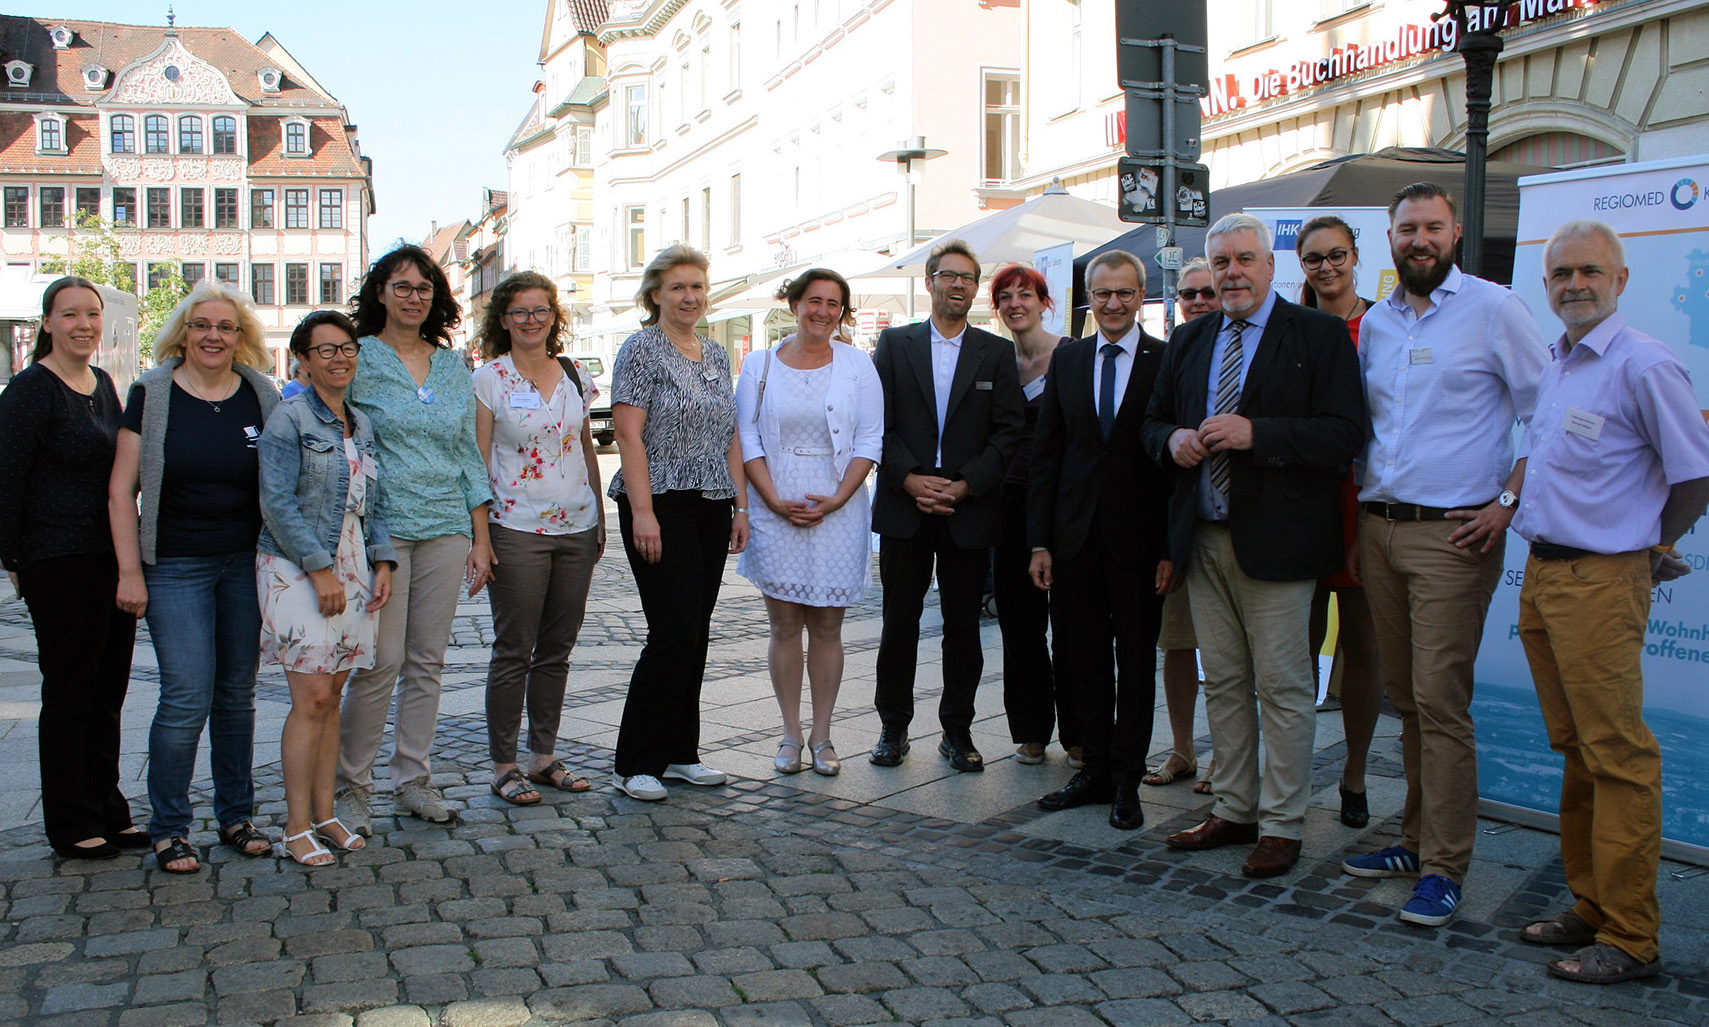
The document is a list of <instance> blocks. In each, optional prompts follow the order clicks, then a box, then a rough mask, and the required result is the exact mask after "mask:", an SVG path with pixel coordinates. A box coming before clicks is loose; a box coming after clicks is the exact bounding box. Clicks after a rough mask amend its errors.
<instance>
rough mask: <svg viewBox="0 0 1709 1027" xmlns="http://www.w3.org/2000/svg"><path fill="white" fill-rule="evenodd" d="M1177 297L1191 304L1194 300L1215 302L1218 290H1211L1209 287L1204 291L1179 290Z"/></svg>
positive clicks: (1176, 293)
mask: <svg viewBox="0 0 1709 1027" xmlns="http://www.w3.org/2000/svg"><path fill="white" fill-rule="evenodd" d="M1175 295H1177V296H1179V297H1181V298H1182V299H1183V300H1186V301H1187V302H1188V303H1191V302H1193V301H1194V300H1214V299H1216V290H1215V289H1212V288H1210V287H1209V286H1207V287H1205V288H1203V289H1179V290H1177V291H1176V292H1175Z"/></svg>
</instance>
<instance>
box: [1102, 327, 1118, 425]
mask: <svg viewBox="0 0 1709 1027" xmlns="http://www.w3.org/2000/svg"><path fill="white" fill-rule="evenodd" d="M1100 351H1101V352H1102V353H1103V354H1104V371H1103V376H1102V377H1101V378H1100V379H1099V380H1098V429H1099V430H1100V431H1102V432H1103V433H1104V440H1105V441H1106V442H1107V441H1109V438H1110V431H1111V430H1112V429H1113V428H1115V426H1116V357H1118V356H1120V355H1121V351H1122V348H1121V347H1120V346H1117V345H1116V344H1115V343H1113V342H1106V343H1104V345H1103V346H1101V347H1100Z"/></svg>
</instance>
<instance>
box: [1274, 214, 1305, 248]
mask: <svg viewBox="0 0 1709 1027" xmlns="http://www.w3.org/2000/svg"><path fill="white" fill-rule="evenodd" d="M1303 224H1305V222H1304V221H1301V220H1300V219H1299V218H1277V219H1276V245H1275V247H1274V248H1275V249H1278V250H1292V249H1293V248H1294V244H1295V242H1296V241H1297V240H1298V239H1299V237H1300V226H1301V225H1303Z"/></svg>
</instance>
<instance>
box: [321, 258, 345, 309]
mask: <svg viewBox="0 0 1709 1027" xmlns="http://www.w3.org/2000/svg"><path fill="white" fill-rule="evenodd" d="M320 301H321V302H322V303H343V302H344V265H343V264H322V265H321V266H320Z"/></svg>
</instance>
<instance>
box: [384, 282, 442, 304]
mask: <svg viewBox="0 0 1709 1027" xmlns="http://www.w3.org/2000/svg"><path fill="white" fill-rule="evenodd" d="M386 288H388V289H390V290H392V295H393V296H396V297H397V298H398V299H400V300H407V299H409V294H410V293H412V292H413V293H415V294H416V295H417V296H420V297H421V298H422V299H424V300H426V299H432V298H433V283H432V282H422V283H421V284H420V285H411V284H409V283H408V282H393V283H392V284H391V285H388V286H387V287H386Z"/></svg>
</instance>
